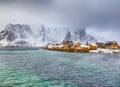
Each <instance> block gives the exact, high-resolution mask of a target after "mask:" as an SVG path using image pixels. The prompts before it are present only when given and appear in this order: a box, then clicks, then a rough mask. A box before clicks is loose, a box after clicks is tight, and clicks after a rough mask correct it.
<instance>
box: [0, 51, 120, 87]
mask: <svg viewBox="0 0 120 87" xmlns="http://www.w3.org/2000/svg"><path fill="white" fill-rule="evenodd" d="M0 87H120V54H88V53H65V52H55V51H47V50H42V49H41V50H13V51H7V50H1V51H0Z"/></svg>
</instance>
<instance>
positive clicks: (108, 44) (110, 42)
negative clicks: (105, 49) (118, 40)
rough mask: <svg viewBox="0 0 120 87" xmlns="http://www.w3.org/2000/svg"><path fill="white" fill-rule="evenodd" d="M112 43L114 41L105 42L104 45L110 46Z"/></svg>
mask: <svg viewBox="0 0 120 87" xmlns="http://www.w3.org/2000/svg"><path fill="white" fill-rule="evenodd" d="M114 42H115V41H107V42H106V43H105V46H111V45H113V43H114Z"/></svg>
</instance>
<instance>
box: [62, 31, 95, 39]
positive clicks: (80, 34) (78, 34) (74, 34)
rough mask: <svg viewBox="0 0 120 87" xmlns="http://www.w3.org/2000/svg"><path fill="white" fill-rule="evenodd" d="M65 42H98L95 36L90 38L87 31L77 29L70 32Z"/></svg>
mask: <svg viewBox="0 0 120 87" xmlns="http://www.w3.org/2000/svg"><path fill="white" fill-rule="evenodd" d="M64 40H73V41H76V40H80V41H96V39H95V38H94V37H93V36H90V35H88V34H87V33H86V31H85V29H76V30H73V31H69V32H68V33H67V34H66V36H65V39H64Z"/></svg>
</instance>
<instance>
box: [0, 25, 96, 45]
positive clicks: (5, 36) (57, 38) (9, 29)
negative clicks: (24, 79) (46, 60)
mask: <svg viewBox="0 0 120 87" xmlns="http://www.w3.org/2000/svg"><path fill="white" fill-rule="evenodd" d="M63 40H73V41H75V40H82V41H91V40H92V41H95V40H96V39H95V38H94V37H92V36H90V35H87V33H86V31H85V29H75V28H64V27H62V28H61V27H54V28H53V27H46V26H44V25H41V26H40V28H39V29H36V30H34V29H31V28H30V27H29V26H28V25H21V24H8V25H7V26H6V27H5V28H4V30H2V31H1V32H0V45H5V43H6V45H7V44H12V45H14V44H15V45H16V44H18V42H24V43H27V45H28V44H29V45H30V46H44V45H46V44H47V43H60V42H62V41H63ZM19 44H20V45H21V43H19ZM19 44H18V45H19Z"/></svg>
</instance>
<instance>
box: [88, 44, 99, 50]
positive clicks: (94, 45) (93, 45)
mask: <svg viewBox="0 0 120 87" xmlns="http://www.w3.org/2000/svg"><path fill="white" fill-rule="evenodd" d="M89 47H90V50H97V47H98V46H97V45H96V44H94V43H90V44H89Z"/></svg>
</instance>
